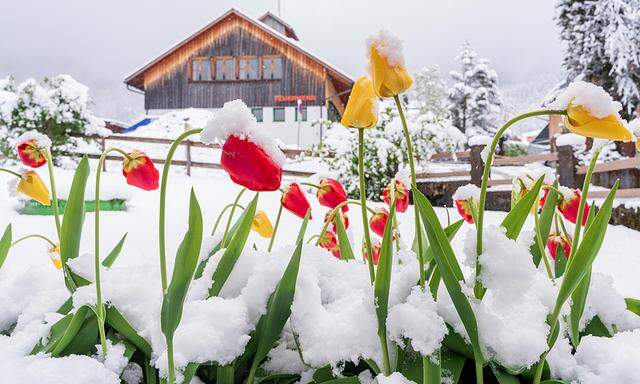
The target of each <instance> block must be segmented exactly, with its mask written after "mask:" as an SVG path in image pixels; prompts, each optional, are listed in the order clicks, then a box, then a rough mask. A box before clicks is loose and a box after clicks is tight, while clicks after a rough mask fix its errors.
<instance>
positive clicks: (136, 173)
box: [122, 151, 158, 191]
mask: <svg viewBox="0 0 640 384" xmlns="http://www.w3.org/2000/svg"><path fill="white" fill-rule="evenodd" d="M122 174H123V175H124V176H125V177H126V178H127V184H129V185H133V186H134V187H138V188H140V189H144V190H145V191H153V190H155V189H158V170H157V169H156V167H155V166H154V165H153V162H152V161H151V159H150V158H149V156H147V155H146V154H144V152H140V151H133V152H131V153H129V158H126V157H125V158H124V160H123V161H122Z"/></svg>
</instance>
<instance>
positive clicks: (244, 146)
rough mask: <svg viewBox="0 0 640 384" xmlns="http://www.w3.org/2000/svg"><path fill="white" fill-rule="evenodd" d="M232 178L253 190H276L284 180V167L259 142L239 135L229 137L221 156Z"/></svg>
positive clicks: (224, 166) (221, 162)
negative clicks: (256, 142)
mask: <svg viewBox="0 0 640 384" xmlns="http://www.w3.org/2000/svg"><path fill="white" fill-rule="evenodd" d="M220 164H221V165H222V168H224V170H225V171H227V173H228V174H229V176H230V177H231V180H233V182H234V183H236V184H238V185H242V186H243V187H246V188H248V189H250V190H252V191H256V192H262V191H275V190H277V189H278V188H280V183H281V182H282V168H281V167H280V166H279V165H278V164H276V163H275V162H274V161H273V159H272V158H271V157H269V155H267V153H266V152H265V151H264V150H263V149H262V148H260V147H259V146H258V145H257V144H255V143H254V142H252V141H249V140H248V139H246V138H241V137H239V136H237V135H230V136H229V137H227V141H225V143H224V145H223V146H222V155H221V157H220Z"/></svg>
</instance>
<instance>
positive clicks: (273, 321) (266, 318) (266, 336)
mask: <svg viewBox="0 0 640 384" xmlns="http://www.w3.org/2000/svg"><path fill="white" fill-rule="evenodd" d="M310 213H311V211H308V212H307V215H306V216H305V218H304V221H303V222H302V226H301V227H300V232H299V233H298V239H297V240H296V248H295V251H294V252H293V255H292V256H291V260H289V264H288V265H287V268H286V269H285V270H284V273H283V274H282V279H280V282H279V283H278V285H277V286H276V289H275V291H274V292H273V293H272V294H271V297H270V298H269V303H268V304H267V311H266V313H265V314H264V315H262V317H261V318H260V320H259V321H258V325H257V326H256V331H255V336H254V337H255V338H256V340H257V346H256V353H255V355H254V357H253V362H252V364H251V372H255V370H256V369H257V368H258V365H259V364H260V362H261V361H262V360H263V359H264V358H265V357H266V356H267V354H268V353H269V351H270V350H271V348H272V347H273V345H274V344H275V343H276V341H278V338H279V337H280V334H281V333H282V329H283V328H284V325H285V323H286V322H287V319H288V318H289V315H290V314H291V304H293V297H294V295H295V292H296V280H297V279H298V270H299V268H300V258H301V256H302V246H303V240H304V234H305V232H306V230H307V223H308V222H309V214H310Z"/></svg>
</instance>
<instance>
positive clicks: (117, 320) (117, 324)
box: [105, 305, 152, 357]
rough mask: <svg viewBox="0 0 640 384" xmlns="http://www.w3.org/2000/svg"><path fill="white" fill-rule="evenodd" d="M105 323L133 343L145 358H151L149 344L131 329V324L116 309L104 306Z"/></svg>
mask: <svg viewBox="0 0 640 384" xmlns="http://www.w3.org/2000/svg"><path fill="white" fill-rule="evenodd" d="M105 321H106V323H107V324H109V325H110V326H111V327H112V328H113V329H115V330H116V331H118V333H120V334H121V335H122V336H124V337H125V338H126V339H127V340H128V341H130V342H131V343H133V344H134V345H135V346H136V347H137V348H138V349H139V350H141V351H142V352H143V353H144V354H145V355H147V357H150V356H151V352H152V351H151V345H150V344H149V342H148V341H147V340H146V339H145V338H143V337H142V336H140V335H138V332H137V331H136V330H135V329H134V328H133V326H132V325H131V323H129V321H128V320H127V319H126V318H125V317H124V316H123V315H122V314H121V313H120V311H118V309H117V308H116V307H113V306H110V305H108V306H106V319H105Z"/></svg>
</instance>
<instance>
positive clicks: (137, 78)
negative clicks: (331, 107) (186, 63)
mask: <svg viewBox="0 0 640 384" xmlns="http://www.w3.org/2000/svg"><path fill="white" fill-rule="evenodd" d="M231 16H237V17H239V18H241V19H243V20H245V21H247V22H249V23H251V24H252V25H253V26H255V27H258V28H259V29H261V30H262V31H264V32H265V33H267V34H269V35H270V36H271V37H274V38H276V39H278V40H280V41H281V42H283V43H285V44H287V45H289V46H291V47H292V48H293V49H295V50H296V51H299V52H300V53H302V54H303V55H305V56H307V57H308V58H309V59H311V60H312V61H314V62H316V63H318V64H320V65H321V66H322V67H324V68H325V70H326V71H327V74H328V75H329V76H331V77H332V78H333V79H335V80H338V81H339V82H340V83H342V84H345V85H346V86H348V88H350V87H351V85H352V84H353V79H352V78H351V77H350V76H349V75H347V74H346V73H345V72H343V71H341V70H339V69H337V68H336V67H335V66H333V65H331V64H329V63H327V62H326V61H325V60H323V59H321V58H320V57H318V56H317V55H315V54H313V53H311V52H310V51H309V50H307V49H305V48H303V47H302V46H301V45H300V44H299V43H298V42H297V41H295V40H293V39H292V38H289V37H287V36H286V35H284V34H282V33H280V32H278V31H276V30H275V29H273V28H271V27H270V26H268V25H266V24H265V23H263V22H261V21H259V20H256V19H254V18H252V17H249V16H247V15H245V14H244V13H242V12H240V11H238V10H237V9H234V8H232V9H230V10H228V11H227V12H225V13H224V14H223V15H221V16H220V17H218V18H217V19H215V20H213V21H212V22H211V23H209V24H207V25H206V26H204V27H203V28H201V29H199V30H198V31H196V32H195V33H194V34H192V35H190V36H189V37H187V38H186V39H184V40H182V41H181V42H179V43H178V44H176V45H174V46H173V47H171V48H170V49H169V50H168V51H166V52H165V53H163V54H162V55H160V56H158V57H157V58H155V59H154V60H152V61H150V62H149V63H147V64H146V65H144V66H143V67H142V68H140V69H138V70H137V71H135V72H134V73H132V74H131V75H129V76H127V78H126V79H125V80H124V83H125V84H127V85H128V86H131V87H134V88H137V89H139V90H141V91H144V84H145V83H144V75H145V72H147V71H148V70H149V69H151V68H152V67H154V66H155V65H156V64H158V63H159V62H160V61H162V60H163V59H165V58H167V57H168V56H170V55H171V54H172V53H174V52H176V51H177V50H179V49H180V48H181V47H183V46H184V45H186V44H188V43H189V42H191V41H192V40H194V39H196V38H197V37H198V36H199V35H201V34H203V33H205V32H207V31H209V30H210V29H212V28H215V27H216V25H218V24H219V23H221V22H222V21H223V20H225V19H227V18H229V17H231ZM267 16H271V17H274V18H277V16H275V15H273V14H271V13H269V12H267V13H266V14H265V15H263V16H262V17H261V18H265V17H267ZM278 21H281V19H280V18H278ZM285 24H286V23H285ZM287 26H288V24H286V25H285V28H286V27H287ZM288 28H291V27H290V26H289V27H288ZM291 31H293V29H291ZM285 32H286V31H285ZM293 33H294V35H295V32H293Z"/></svg>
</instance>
